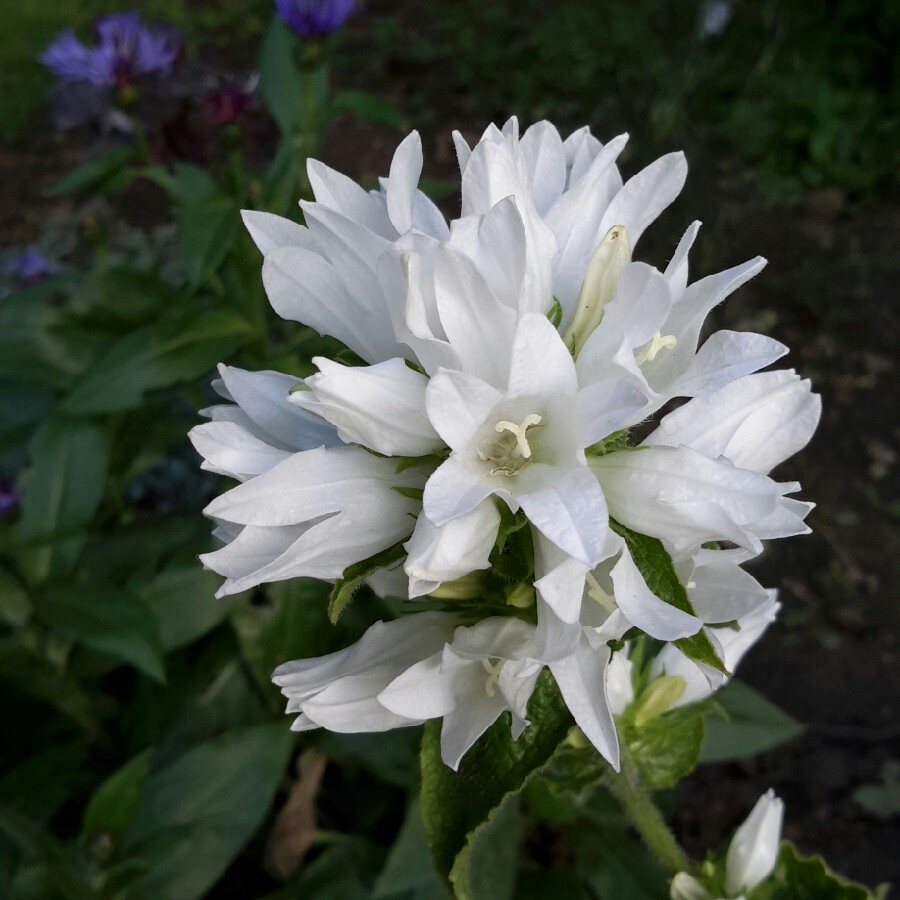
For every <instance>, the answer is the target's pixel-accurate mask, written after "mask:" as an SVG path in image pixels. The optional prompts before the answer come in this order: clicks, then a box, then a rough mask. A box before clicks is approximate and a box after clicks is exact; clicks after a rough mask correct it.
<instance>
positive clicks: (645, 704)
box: [634, 675, 685, 728]
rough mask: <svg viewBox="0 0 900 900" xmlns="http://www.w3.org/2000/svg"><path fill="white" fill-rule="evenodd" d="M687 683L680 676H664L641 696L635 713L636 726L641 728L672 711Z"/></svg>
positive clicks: (649, 686)
mask: <svg viewBox="0 0 900 900" xmlns="http://www.w3.org/2000/svg"><path fill="white" fill-rule="evenodd" d="M684 688H685V681H684V679H683V678H682V677H681V676H680V675H663V676H662V677H661V678H657V679H656V680H655V681H653V682H652V683H651V684H650V685H648V687H647V689H646V690H645V691H644V693H643V694H641V699H640V700H639V701H638V705H637V709H636V710H635V713H634V724H635V725H637V726H638V728H640V727H641V726H642V725H646V724H647V723H648V722H650V721H652V720H653V719H655V718H656V717H657V716H661V715H662V714H663V713H664V712H665V711H666V710H667V709H670V708H671V707H672V706H673V705H674V704H675V703H676V702H677V701H678V698H679V697H680V696H681V695H682V694H683V693H684Z"/></svg>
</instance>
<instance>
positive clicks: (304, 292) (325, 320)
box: [263, 247, 397, 362]
mask: <svg viewBox="0 0 900 900" xmlns="http://www.w3.org/2000/svg"><path fill="white" fill-rule="evenodd" d="M263 284H264V285H265V288H266V294H267V295H268V297H269V302H270V303H271V304H272V308H273V309H274V310H275V312H277V313H278V315H280V316H281V317H282V318H285V319H290V320H292V321H295V322H302V323H303V324H304V325H309V326H310V327H311V328H313V329H315V330H316V331H318V332H319V333H320V334H327V335H330V336H331V337H335V338H337V339H338V340H339V341H341V342H342V343H344V344H346V345H347V346H348V347H349V348H350V349H351V350H353V351H354V352H356V353H358V354H359V355H360V356H362V358H363V359H365V360H367V361H368V362H379V361H380V360H382V359H389V358H390V357H392V356H396V355H397V353H396V339H395V338H394V336H393V333H392V331H391V330H390V321H389V320H388V321H385V318H386V317H385V316H384V315H382V316H380V317H378V316H375V315H373V311H372V310H367V309H365V308H363V307H362V306H361V302H362V300H361V299H357V298H356V297H354V296H353V294H352V293H351V292H350V291H348V290H347V287H346V286H345V284H344V282H343V280H342V279H341V277H340V276H339V275H338V273H337V271H335V269H334V268H333V267H332V266H331V265H330V264H329V263H328V262H326V261H325V260H324V259H323V258H322V257H321V256H319V255H318V254H316V253H312V252H311V251H309V250H304V249H302V248H300V247H282V248H280V249H278V250H273V251H272V252H271V253H270V254H269V255H268V256H267V257H266V260H265V262H264V263H263Z"/></svg>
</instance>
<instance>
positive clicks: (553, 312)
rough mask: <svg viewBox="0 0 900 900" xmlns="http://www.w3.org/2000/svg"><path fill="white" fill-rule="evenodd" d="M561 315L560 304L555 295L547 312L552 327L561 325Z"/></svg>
mask: <svg viewBox="0 0 900 900" xmlns="http://www.w3.org/2000/svg"><path fill="white" fill-rule="evenodd" d="M562 317H563V308H562V304H561V303H560V302H559V299H558V298H557V297H554V298H553V306H551V307H550V311H549V312H548V313H547V318H548V319H549V320H550V324H551V325H552V326H553V327H554V328H559V326H560V325H562Z"/></svg>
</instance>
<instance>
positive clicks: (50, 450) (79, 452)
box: [19, 412, 107, 583]
mask: <svg viewBox="0 0 900 900" xmlns="http://www.w3.org/2000/svg"><path fill="white" fill-rule="evenodd" d="M29 454H30V456H31V465H30V466H29V468H28V470H27V472H26V474H25V477H24V479H23V482H22V518H21V520H20V522H19V535H20V537H21V538H22V539H23V540H24V541H25V542H26V543H29V544H31V545H33V546H31V547H30V548H29V549H26V550H25V551H24V552H23V557H22V560H21V562H22V566H23V570H24V571H25V572H26V573H27V575H28V577H29V579H30V580H31V581H33V582H37V583H40V582H42V581H44V580H46V578H48V577H49V576H50V575H63V574H66V573H67V572H69V571H70V570H71V569H72V568H73V566H74V565H75V562H76V561H77V559H78V554H79V553H80V551H81V547H82V544H83V536H82V535H81V534H79V530H80V529H81V528H82V527H83V526H84V525H86V524H87V523H88V522H89V521H90V520H91V518H92V517H93V515H94V513H95V512H96V510H97V507H98V506H99V505H100V501H101V499H102V498H103V489H104V485H105V482H106V468H107V436H106V434H105V433H104V432H103V431H102V430H101V429H100V428H98V427H97V426H96V425H92V424H91V423H89V422H85V421H82V420H80V419H75V418H72V417H70V416H67V415H65V414H64V413H60V412H54V413H52V414H51V415H50V416H49V417H48V418H47V420H46V421H45V422H44V424H43V425H42V426H41V427H40V428H39V429H38V431H37V432H36V433H35V435H34V438H33V439H32V441H31V444H30V447H29Z"/></svg>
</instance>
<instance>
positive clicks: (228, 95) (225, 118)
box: [203, 73, 259, 125]
mask: <svg viewBox="0 0 900 900" xmlns="http://www.w3.org/2000/svg"><path fill="white" fill-rule="evenodd" d="M258 84H259V75H258V74H256V73H254V74H253V75H250V76H248V77H247V78H234V77H231V78H229V77H223V78H220V79H219V83H218V85H216V87H215V88H214V89H213V90H211V91H209V92H208V93H207V94H206V95H205V96H204V98H203V115H204V117H205V118H206V120H207V122H209V123H210V124H212V125H228V124H229V123H231V122H234V121H236V120H237V119H239V118H240V117H241V116H242V115H243V114H244V113H245V112H247V110H248V109H252V108H253V106H254V104H255V103H256V88H257V86H258Z"/></svg>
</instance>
